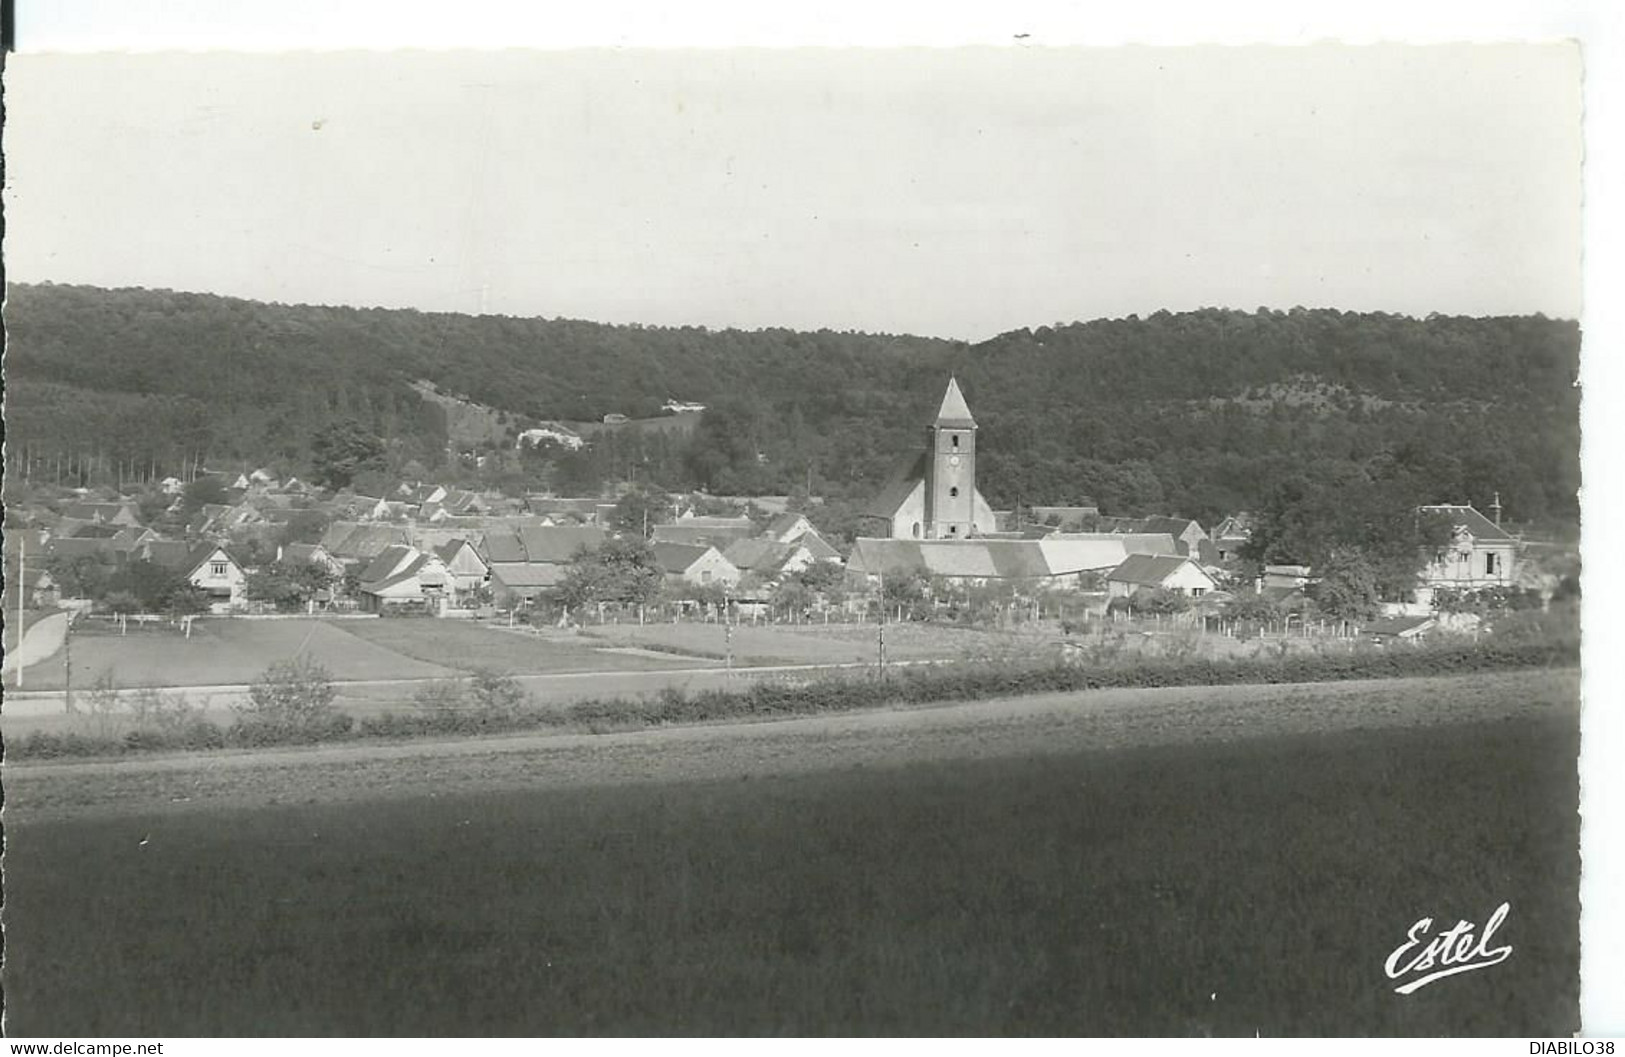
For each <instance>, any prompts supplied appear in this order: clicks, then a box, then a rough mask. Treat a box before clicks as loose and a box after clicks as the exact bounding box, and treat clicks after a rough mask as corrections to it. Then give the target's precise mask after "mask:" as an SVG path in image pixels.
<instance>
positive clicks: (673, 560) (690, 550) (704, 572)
mask: <svg viewBox="0 0 1625 1057" xmlns="http://www.w3.org/2000/svg"><path fill="white" fill-rule="evenodd" d="M653 549H654V555H655V561H656V562H657V563H658V564H659V565H660V568H661V570H662V571H663V572H664V573H665V574H666V581H667V582H668V583H687V584H692V585H694V586H696V587H705V586H708V585H711V584H717V585H726V586H728V587H735V586H737V585H738V584H739V567H738V566H736V565H734V563H733V562H731V561H729V560H728V559H727V558H724V557H723V556H722V552H721V551H719V550H717V549H716V548H715V547H713V546H711V545H710V544H708V543H656V544H654V547H653Z"/></svg>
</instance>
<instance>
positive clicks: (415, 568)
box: [360, 545, 450, 611]
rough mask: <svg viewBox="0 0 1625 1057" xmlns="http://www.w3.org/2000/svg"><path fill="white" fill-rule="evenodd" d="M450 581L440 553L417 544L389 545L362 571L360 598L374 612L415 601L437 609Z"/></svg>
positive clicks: (417, 603) (410, 603) (411, 603)
mask: <svg viewBox="0 0 1625 1057" xmlns="http://www.w3.org/2000/svg"><path fill="white" fill-rule="evenodd" d="M449 580H450V577H448V576H447V574H446V564H445V562H443V561H441V560H440V558H439V556H438V555H435V554H433V553H426V552H424V551H420V550H418V549H417V548H416V547H408V546H403V545H396V546H392V547H386V548H385V549H384V550H383V551H382V552H381V553H380V554H379V555H378V557H376V558H374V559H373V560H372V561H371V562H370V563H369V564H368V565H367V567H366V569H364V570H363V571H362V573H361V586H360V593H361V601H362V604H363V605H364V606H365V607H366V608H368V609H371V610H374V611H379V610H382V609H383V608H384V607H386V606H398V605H413V604H416V605H427V606H429V607H431V608H438V606H439V604H440V600H441V599H443V598H445V596H446V593H447V588H448V586H449Z"/></svg>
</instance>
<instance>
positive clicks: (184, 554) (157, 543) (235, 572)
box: [139, 540, 248, 612]
mask: <svg viewBox="0 0 1625 1057" xmlns="http://www.w3.org/2000/svg"><path fill="white" fill-rule="evenodd" d="M139 553H140V554H141V556H143V557H144V558H145V559H146V560H147V561H150V562H152V563H154V564H156V565H162V566H164V567H166V568H169V569H173V570H175V571H176V572H178V573H180V574H181V575H182V576H184V577H186V579H187V580H188V581H189V582H190V583H191V584H192V586H193V587H196V588H199V589H201V590H202V591H203V593H204V594H206V595H208V596H209V608H210V609H211V610H213V611H215V612H222V611H224V610H227V609H230V608H231V607H233V606H238V605H241V604H242V603H243V602H244V601H245V600H246V599H247V597H248V594H247V580H248V577H247V574H246V573H244V571H243V566H242V563H240V562H238V561H237V559H236V558H234V557H232V556H231V554H230V553H229V552H228V551H227V550H226V548H224V547H222V546H220V545H219V544H217V543H202V544H198V545H195V546H194V545H191V544H187V543H182V542H180V541H177V540H151V541H149V542H147V543H145V544H143V545H142V547H141V550H140V551H139Z"/></svg>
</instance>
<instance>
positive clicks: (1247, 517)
mask: <svg viewBox="0 0 1625 1057" xmlns="http://www.w3.org/2000/svg"><path fill="white" fill-rule="evenodd" d="M1210 535H1211V538H1212V540H1213V556H1214V560H1215V561H1218V562H1221V563H1222V562H1233V561H1235V560H1237V559H1238V558H1240V557H1241V548H1242V546H1243V545H1244V544H1245V543H1246V542H1247V541H1248V540H1249V539H1251V538H1252V535H1253V517H1252V515H1251V514H1248V513H1246V512H1245V511H1243V512H1242V513H1240V514H1232V515H1230V516H1229V517H1226V518H1225V519H1224V520H1223V521H1221V522H1219V523H1218V524H1217V525H1215V526H1214V527H1213V532H1212V533H1211V534H1210Z"/></svg>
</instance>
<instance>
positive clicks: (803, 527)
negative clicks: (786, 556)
mask: <svg viewBox="0 0 1625 1057" xmlns="http://www.w3.org/2000/svg"><path fill="white" fill-rule="evenodd" d="M812 531H814V529H813V523H812V522H811V521H808V520H807V515H805V514H797V513H794V512H792V511H788V510H787V511H785V512H784V513H782V514H780V515H779V516H778V517H776V518H774V519H773V520H772V521H770V522H768V525H767V528H765V529H763V530H762V537H761V538H763V539H770V540H774V541H775V542H778V543H789V542H790V541H791V540H793V539H795V538H796V537H798V536H802V535H805V534H806V533H808V532H812Z"/></svg>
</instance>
